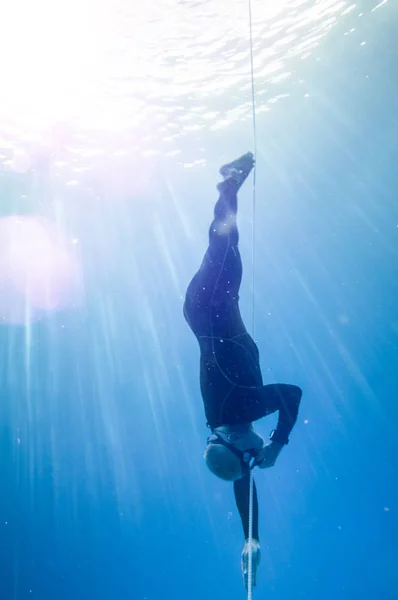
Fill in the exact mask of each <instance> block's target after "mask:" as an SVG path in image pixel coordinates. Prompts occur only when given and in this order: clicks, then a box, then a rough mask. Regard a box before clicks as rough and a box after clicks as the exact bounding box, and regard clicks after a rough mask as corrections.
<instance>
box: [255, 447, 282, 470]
mask: <svg viewBox="0 0 398 600" xmlns="http://www.w3.org/2000/svg"><path fill="white" fill-rule="evenodd" d="M282 448H283V446H282V445H281V444H278V442H270V443H269V444H267V445H266V446H264V448H262V449H261V450H260V452H259V453H258V454H257V457H256V466H257V467H260V469H268V468H269V467H273V466H274V464H275V463H276V459H277V458H278V456H279V454H280V452H281V450H282Z"/></svg>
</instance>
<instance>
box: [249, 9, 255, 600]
mask: <svg viewBox="0 0 398 600" xmlns="http://www.w3.org/2000/svg"><path fill="white" fill-rule="evenodd" d="M248 4H249V32H250V40H249V42H250V70H251V93H252V120H253V154H254V158H255V159H256V156H257V135H256V96H255V88H254V62H253V21H252V6H251V0H248ZM252 215H253V223H252V336H253V339H254V337H255V325H256V323H255V318H254V314H255V313H254V276H255V255H254V251H255V236H256V165H254V170H253V188H252ZM253 487H254V479H253V471H252V470H251V471H250V483H249V539H248V541H249V556H248V566H247V600H252V595H253Z"/></svg>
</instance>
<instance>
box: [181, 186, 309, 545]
mask: <svg viewBox="0 0 398 600" xmlns="http://www.w3.org/2000/svg"><path fill="white" fill-rule="evenodd" d="M219 190H220V197H219V200H218V202H217V203H216V206H215V209H214V220H213V222H212V224H211V225H210V231H209V247H208V249H207V251H206V254H205V256H204V258H203V261H202V264H201V266H200V268H199V271H198V272H197V273H196V274H195V276H194V277H193V279H192V281H191V282H190V284H189V286H188V290H187V294H186V299H185V303H184V316H185V318H186V320H187V322H188V324H189V326H190V328H191V329H192V331H193V333H194V334H195V336H196V338H197V340H198V342H199V346H200V387H201V392H202V397H203V402H204V407H205V413H206V418H207V423H208V425H209V427H210V428H211V429H214V428H215V427H218V426H220V425H235V424H238V423H251V422H252V421H256V420H257V419H261V418H262V417H264V416H266V415H269V414H271V413H273V412H275V411H279V418H278V424H277V427H276V430H275V432H274V434H273V440H275V441H277V442H280V443H281V444H286V443H287V442H288V437H289V434H290V432H291V430H292V428H293V425H294V424H295V422H296V419H297V414H298V407H299V404H300V399H301V390H300V388H298V387H297V386H294V385H287V384H273V385H266V386H264V385H263V379H262V375H261V369H260V362H259V351H258V348H257V346H256V344H255V342H254V340H253V339H252V338H251V337H250V335H249V334H248V332H247V331H246V328H245V326H244V324H243V321H242V317H241V314H240V310H239V288H240V284H241V280H242V261H241V257H240V253H239V249H238V241H239V234H238V229H237V224H236V213H237V208H238V206H237V205H238V199H237V186H236V184H235V183H234V182H233V181H232V180H226V181H225V182H223V183H222V184H220V185H219ZM245 479H246V477H245V478H243V479H241V480H239V481H237V482H235V484H234V488H235V496H236V501H237V506H238V509H239V512H240V515H241V517H242V524H243V528H244V532H245V537H246V538H247V514H248V489H249V486H248V485H247V484H246V482H245ZM254 500H255V502H254V505H255V506H254V508H255V512H254V517H255V518H254V528H253V537H255V538H256V539H258V519H257V514H258V505H257V494H256V490H255V497H254Z"/></svg>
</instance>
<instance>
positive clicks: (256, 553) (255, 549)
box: [241, 538, 261, 591]
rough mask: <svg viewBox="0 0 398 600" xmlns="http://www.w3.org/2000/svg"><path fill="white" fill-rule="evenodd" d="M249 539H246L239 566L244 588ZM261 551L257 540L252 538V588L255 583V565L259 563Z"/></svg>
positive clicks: (246, 585)
mask: <svg viewBox="0 0 398 600" xmlns="http://www.w3.org/2000/svg"><path fill="white" fill-rule="evenodd" d="M249 549H250V545H249V540H246V542H245V545H244V547H243V550H242V558H241V567H242V575H243V580H244V582H245V588H246V591H247V588H248V575H249V573H248V571H249ZM260 558H261V551H260V544H259V542H258V540H255V539H254V538H253V539H252V587H253V588H254V587H255V585H256V583H257V567H258V565H259V564H260Z"/></svg>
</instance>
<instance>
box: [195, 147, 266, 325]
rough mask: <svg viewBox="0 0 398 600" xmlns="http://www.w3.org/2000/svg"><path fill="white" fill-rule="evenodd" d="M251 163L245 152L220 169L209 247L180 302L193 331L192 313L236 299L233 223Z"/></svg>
mask: <svg viewBox="0 0 398 600" xmlns="http://www.w3.org/2000/svg"><path fill="white" fill-rule="evenodd" d="M253 166H254V158H253V155H252V154H251V153H248V154H245V155H243V156H242V157H241V158H239V159H237V160H236V161H234V162H233V163H230V164H229V165H224V166H223V167H221V169H220V173H221V174H222V176H223V177H224V181H223V182H221V183H220V184H218V186H217V188H218V191H219V193H220V196H219V199H218V201H217V203H216V205H215V208H214V218H213V221H212V223H211V225H210V229H209V247H208V249H207V251H206V254H205V256H204V258H203V261H202V264H201V266H200V268H199V271H198V272H197V273H196V275H195V276H194V277H193V279H192V281H191V283H190V284H189V286H188V290H187V296H186V300H185V305H184V314H185V316H186V318H187V320H188V323H189V324H190V325H191V327H192V328H193V329H194V330H195V323H194V319H193V316H194V315H195V313H198V312H200V311H203V310H208V309H209V308H211V307H212V306H217V305H220V304H221V303H223V302H226V301H230V300H235V301H238V299H239V296H238V294H239V287H240V284H241V281H242V261H241V257H240V253H239V249H238V242H239V234H238V228H237V223H236V215H237V210H238V196H237V194H238V191H239V188H240V187H241V185H242V184H243V182H244V181H245V179H246V178H247V176H248V175H249V173H250V171H251V170H252V168H253ZM201 322H202V319H201ZM196 329H197V327H196Z"/></svg>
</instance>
